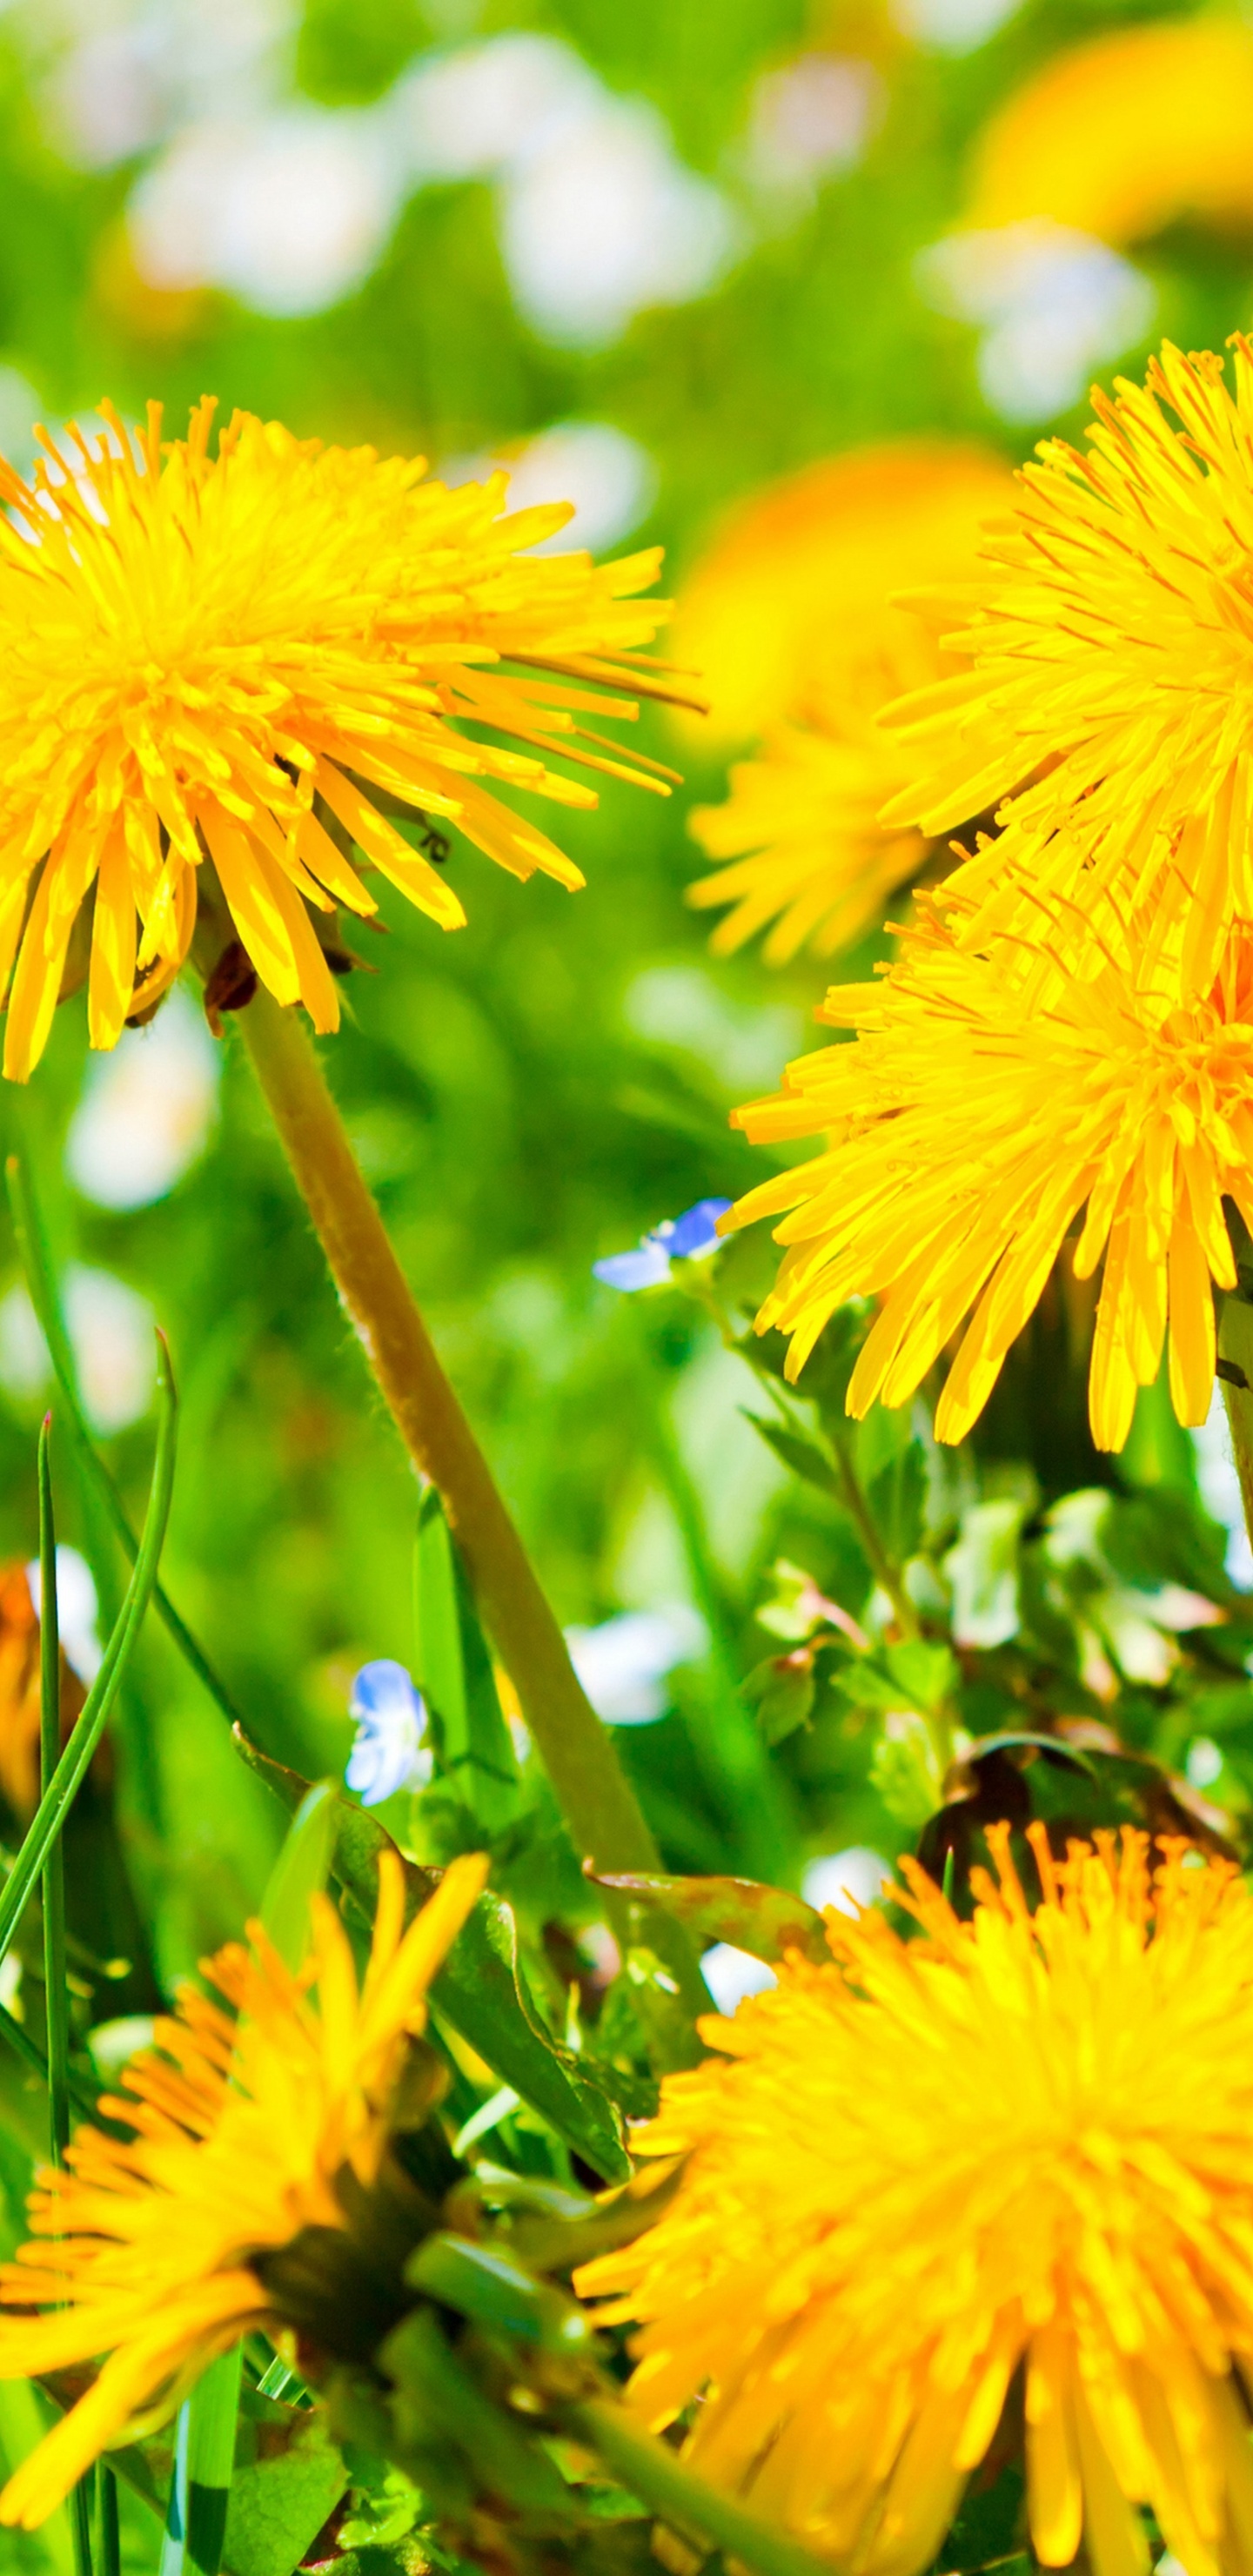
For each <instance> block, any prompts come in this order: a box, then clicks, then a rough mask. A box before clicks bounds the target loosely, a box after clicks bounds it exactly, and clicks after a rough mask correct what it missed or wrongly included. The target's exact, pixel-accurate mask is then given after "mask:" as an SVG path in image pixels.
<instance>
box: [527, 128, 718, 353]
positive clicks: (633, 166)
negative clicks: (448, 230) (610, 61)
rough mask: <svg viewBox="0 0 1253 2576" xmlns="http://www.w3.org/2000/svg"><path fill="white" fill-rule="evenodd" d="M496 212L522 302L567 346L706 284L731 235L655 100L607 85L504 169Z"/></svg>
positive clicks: (708, 186)
mask: <svg viewBox="0 0 1253 2576" xmlns="http://www.w3.org/2000/svg"><path fill="white" fill-rule="evenodd" d="M500 223H501V247H502V249H503V252H504V258H505V266H506V268H507V270H508V272H509V279H510V283H511V285H512V287H513V291H514V296H515V298H516V300H517V303H518V305H519V307H520V309H521V311H522V312H523V314H524V315H525V317H526V319H527V320H528V321H529V322H530V323H531V324H532V326H533V327H534V329H535V330H537V331H539V332H541V333H542V334H543V335H544V336H545V338H547V339H551V340H556V341H559V342H562V343H563V344H565V345H567V346H572V347H593V348H594V347H598V346H600V345H602V344H603V343H604V342H606V341H608V340H612V339H614V338H616V336H617V334H618V333H619V332H620V331H622V330H624V329H625V327H626V325H627V323H628V322H629V321H630V320H631V319H632V317H633V315H634V314H636V313H639V312H642V311H643V310H644V308H645V307H646V306H648V305H654V304H682V303H685V302H686V301H687V299H688V298H689V297H690V296H693V295H699V294H701V293H702V292H703V291H704V289H705V288H706V287H708V286H711V285H712V284H713V282H714V279H715V278H716V277H717V276H718V275H719V273H720V272H721V270H722V269H724V268H725V266H726V265H727V262H728V260H729V259H730V258H731V256H732V253H733V251H734V250H735V247H736V242H737V227H736V223H735V219H734V217H733V215H732V212H731V209H730V207H729V205H728V203H727V200H726V198H725V197H724V196H723V195H722V193H721V190H720V189H718V188H715V187H714V186H713V185H712V183H711V181H709V180H708V179H701V178H698V177H697V176H696V174H695V173H694V172H693V171H691V170H687V169H685V168H684V166H683V164H682V162H681V161H679V160H678V159H677V158H676V156H675V152H674V148H673V145H672V143H671V140H670V135H669V131H668V128H667V126H666V124H665V121H664V119H663V118H662V117H661V116H660V115H659V114H658V112H657V110H656V108H654V107H650V106H649V104H648V103H647V101H646V100H644V99H615V98H611V97H609V96H608V94H605V96H604V97H603V99H602V102H601V103H600V105H599V106H598V107H597V108H596V110H595V111H594V113H592V114H589V115H587V116H585V117H583V118H581V119H579V120H577V121H575V122H572V124H571V125H570V127H569V128H568V130H565V131H563V132H561V133H560V134H558V135H557V137H556V138H555V139H554V141H553V142H551V143H550V144H549V145H548V146H547V147H546V149H544V150H543V151H539V152H536V153H535V154H533V155H532V156H530V157H529V158H528V159H527V160H525V161H523V162H522V163H520V164H515V165H514V166H513V167H512V168H511V169H510V170H509V172H508V173H507V174H506V176H505V178H504V179H503V181H502V183H501V198H500Z"/></svg>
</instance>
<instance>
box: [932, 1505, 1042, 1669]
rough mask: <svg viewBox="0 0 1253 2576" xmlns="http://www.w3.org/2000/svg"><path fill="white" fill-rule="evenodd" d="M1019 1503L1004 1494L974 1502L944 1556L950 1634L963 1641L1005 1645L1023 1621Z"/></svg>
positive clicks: (974, 1644) (963, 1517) (1021, 1512)
mask: <svg viewBox="0 0 1253 2576" xmlns="http://www.w3.org/2000/svg"><path fill="white" fill-rule="evenodd" d="M1023 1517H1024V1514H1023V1506H1022V1504H1021V1503H1020V1502H1017V1501H1014V1500H1012V1499H1010V1498H1008V1497H1002V1498H998V1499H994V1500H993V1501H991V1502H987V1503H974V1504H972V1505H971V1508H970V1509H969V1511H965V1512H963V1513H962V1518H961V1535H960V1537H959V1538H958V1540H957V1542H956V1545H955V1546H953V1547H951V1548H950V1549H949V1551H948V1554H947V1556H946V1557H945V1559H944V1571H945V1573H946V1574H947V1576H948V1579H949V1582H950V1583H951V1584H952V1587H953V1634H954V1636H956V1637H957V1638H959V1639H960V1641H961V1643H962V1645H963V1646H1003V1645H1006V1644H1007V1643H1008V1641H1009V1639H1010V1638H1011V1637H1016V1636H1017V1634H1018V1629H1019V1626H1020V1623H1021V1615H1022V1614H1021V1603H1020V1600H1019V1581H1018V1549H1019V1540H1020V1538H1021V1535H1022V1524H1023Z"/></svg>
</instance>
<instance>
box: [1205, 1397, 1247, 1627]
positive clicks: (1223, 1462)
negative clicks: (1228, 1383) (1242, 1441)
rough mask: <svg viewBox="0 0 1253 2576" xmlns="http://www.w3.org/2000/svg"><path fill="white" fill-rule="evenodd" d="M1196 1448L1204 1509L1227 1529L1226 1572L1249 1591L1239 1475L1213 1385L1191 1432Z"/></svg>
mask: <svg viewBox="0 0 1253 2576" xmlns="http://www.w3.org/2000/svg"><path fill="white" fill-rule="evenodd" d="M1192 1445H1193V1448H1194V1449H1195V1451H1196V1481H1197V1484H1198V1486H1199V1488H1200V1494H1201V1500H1202V1502H1203V1503H1204V1505H1205V1508H1206V1511H1207V1512H1209V1513H1211V1514H1212V1516H1213V1518H1214V1519H1215V1520H1216V1521H1217V1522H1218V1523H1219V1526H1220V1528H1222V1529H1225V1530H1226V1532H1227V1572H1228V1574H1229V1575H1230V1576H1231V1580H1232V1582H1233V1583H1238V1584H1240V1585H1241V1587H1242V1589H1243V1590H1245V1591H1253V1547H1250V1545H1249V1533H1248V1531H1247V1529H1246V1528H1245V1525H1244V1504H1243V1502H1242V1501H1241V1497H1240V1479H1239V1476H1238V1475H1237V1473H1236V1462H1235V1459H1234V1457H1233V1455H1232V1449H1231V1431H1230V1427H1229V1425H1228V1421H1227V1408H1226V1406H1225V1404H1224V1403H1223V1399H1222V1391H1221V1389H1220V1388H1219V1387H1217V1386H1216V1387H1215V1389H1214V1400H1213V1403H1212V1404H1211V1406H1210V1409H1209V1414H1208V1416H1207V1418H1206V1420H1205V1421H1204V1422H1203V1423H1202V1424H1201V1425H1200V1427H1199V1429H1197V1430H1195V1431H1194V1432H1193V1433H1192Z"/></svg>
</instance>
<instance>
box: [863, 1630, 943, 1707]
mask: <svg viewBox="0 0 1253 2576" xmlns="http://www.w3.org/2000/svg"><path fill="white" fill-rule="evenodd" d="M958 1679H959V1674H958V1666H957V1659H956V1656H955V1655H954V1654H953V1653H952V1652H951V1650H950V1649H949V1647H947V1646H939V1645H929V1644H928V1643H927V1641H926V1639H925V1638H923V1637H908V1638H905V1639H903V1640H902V1642H901V1643H900V1644H899V1645H895V1646H888V1647H885V1648H884V1650H883V1652H882V1654H880V1655H854V1656H852V1657H851V1658H850V1659H849V1661H848V1662H847V1663H846V1664H844V1665H843V1666H842V1667H841V1668H840V1670H838V1671H837V1672H833V1673H832V1675H831V1684H832V1688H833V1689H834V1690H837V1691H838V1692H839V1693H840V1696H841V1698H843V1699H846V1700H849V1701H850V1702H851V1703H852V1706H853V1707H854V1708H861V1709H876V1710H879V1711H881V1712H882V1713H883V1714H884V1715H885V1716H886V1715H887V1714H888V1713H889V1712H890V1711H893V1710H897V1709H899V1708H901V1707H902V1705H904V1706H905V1707H907V1708H913V1709H917V1710H919V1711H920V1712H921V1714H922V1715H923V1716H924V1717H931V1716H933V1715H934V1713H935V1711H936V1710H937V1709H938V1708H940V1707H941V1706H942V1704H943V1702H944V1701H945V1700H946V1699H947V1698H948V1697H949V1695H950V1693H951V1692H952V1691H953V1690H954V1689H955V1688H956V1686H957V1682H958Z"/></svg>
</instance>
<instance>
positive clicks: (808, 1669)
mask: <svg viewBox="0 0 1253 2576" xmlns="http://www.w3.org/2000/svg"><path fill="white" fill-rule="evenodd" d="M743 1688H744V1697H745V1699H747V1700H749V1701H750V1702H751V1703H752V1705H753V1706H754V1707H755V1709H756V1711H757V1723H758V1726H759V1727H760V1728H761V1732H762V1734H763V1735H764V1737H765V1739H766V1742H767V1744H785V1743H786V1742H787V1739H788V1737H789V1735H795V1733H796V1730H797V1728H798V1726H808V1724H809V1720H810V1717H811V1715H812V1713H813V1705H814V1664H813V1657H812V1655H811V1654H809V1653H808V1652H807V1651H806V1649H805V1648H804V1647H803V1646H802V1647H799V1648H798V1649H797V1650H796V1652H795V1653H793V1654H790V1655H768V1656H767V1657H766V1660H765V1662H764V1664H757V1665H755V1666H754V1669H753V1671H752V1672H751V1673H750V1674H749V1676H748V1679H747V1681H746V1682H745V1683H744V1685H743Z"/></svg>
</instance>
